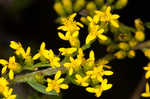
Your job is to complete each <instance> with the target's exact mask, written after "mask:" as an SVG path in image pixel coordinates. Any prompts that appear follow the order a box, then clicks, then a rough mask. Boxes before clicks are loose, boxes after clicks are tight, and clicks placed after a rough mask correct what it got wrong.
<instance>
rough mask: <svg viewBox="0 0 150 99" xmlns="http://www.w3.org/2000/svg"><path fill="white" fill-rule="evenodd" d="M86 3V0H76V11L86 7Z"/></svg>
mask: <svg viewBox="0 0 150 99" xmlns="http://www.w3.org/2000/svg"><path fill="white" fill-rule="evenodd" d="M84 5H85V0H76V2H75V4H74V11H75V12H78V11H79V10H81V9H82V8H83V7H84Z"/></svg>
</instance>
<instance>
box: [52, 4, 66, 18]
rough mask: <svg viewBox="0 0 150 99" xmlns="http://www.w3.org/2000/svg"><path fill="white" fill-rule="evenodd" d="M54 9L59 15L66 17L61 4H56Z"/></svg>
mask: <svg viewBox="0 0 150 99" xmlns="http://www.w3.org/2000/svg"><path fill="white" fill-rule="evenodd" d="M54 9H55V11H56V12H57V14H59V15H60V16H64V15H65V11H64V8H63V6H62V4H61V2H56V3H55V4H54Z"/></svg>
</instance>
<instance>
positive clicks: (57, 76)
mask: <svg viewBox="0 0 150 99" xmlns="http://www.w3.org/2000/svg"><path fill="white" fill-rule="evenodd" d="M60 76H61V71H60V70H59V71H57V73H56V75H55V78H54V79H55V80H57V79H59V78H60Z"/></svg>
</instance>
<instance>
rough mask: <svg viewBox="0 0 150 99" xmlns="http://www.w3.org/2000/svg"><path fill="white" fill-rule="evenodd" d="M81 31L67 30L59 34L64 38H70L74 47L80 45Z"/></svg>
mask: <svg viewBox="0 0 150 99" xmlns="http://www.w3.org/2000/svg"><path fill="white" fill-rule="evenodd" d="M78 35H79V31H75V32H73V33H70V32H67V33H66V34H65V35H64V34H63V33H61V32H59V33H58V36H59V37H60V38H61V39H62V40H66V41H67V40H68V41H69V42H70V44H71V46H72V47H79V46H80V41H79V39H78Z"/></svg>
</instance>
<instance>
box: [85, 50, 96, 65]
mask: <svg viewBox="0 0 150 99" xmlns="http://www.w3.org/2000/svg"><path fill="white" fill-rule="evenodd" d="M86 63H87V65H88V66H90V67H92V66H93V65H94V64H95V55H94V51H93V50H91V51H90V54H89V58H88V59H87V60H86Z"/></svg>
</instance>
